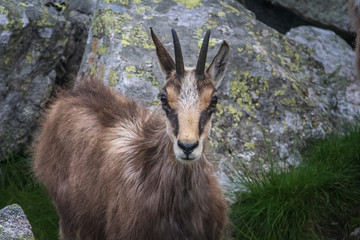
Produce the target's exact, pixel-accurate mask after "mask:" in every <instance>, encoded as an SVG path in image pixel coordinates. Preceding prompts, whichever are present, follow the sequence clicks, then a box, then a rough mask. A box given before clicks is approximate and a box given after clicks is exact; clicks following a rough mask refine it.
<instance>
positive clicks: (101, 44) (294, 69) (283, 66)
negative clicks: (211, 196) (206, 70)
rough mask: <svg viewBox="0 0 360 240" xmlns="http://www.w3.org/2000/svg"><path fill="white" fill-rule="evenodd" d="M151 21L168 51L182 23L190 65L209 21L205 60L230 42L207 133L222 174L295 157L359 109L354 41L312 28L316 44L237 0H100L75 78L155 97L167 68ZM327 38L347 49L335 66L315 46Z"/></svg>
mask: <svg viewBox="0 0 360 240" xmlns="http://www.w3.org/2000/svg"><path fill="white" fill-rule="evenodd" d="M149 27H153V29H154V31H155V32H156V34H157V35H158V36H159V37H160V38H161V40H162V41H163V42H164V44H165V46H166V47H167V48H168V50H169V51H170V52H173V46H172V38H171V32H170V30H171V28H175V29H176V31H177V32H178V35H179V37H180V41H181V43H182V48H183V55H184V59H185V64H190V65H192V66H194V64H195V63H196V61H197V55H198V52H199V46H200V44H201V41H202V38H203V35H204V34H205V31H206V30H207V29H211V30H212V35H211V40H210V48H209V53H208V55H209V57H208V59H212V58H213V57H214V54H215V53H216V52H217V49H218V47H219V46H220V43H221V42H222V40H224V39H225V40H226V41H227V42H228V43H229V45H230V48H231V64H230V66H229V72H228V74H227V76H226V77H225V82H224V83H223V84H222V86H221V89H220V90H221V101H220V104H219V105H218V111H217V113H216V115H215V121H214V124H213V131H212V134H211V139H210V148H211V152H212V154H214V155H215V156H214V159H218V160H219V161H218V165H219V168H220V169H221V170H223V171H222V172H221V177H222V179H223V180H224V181H225V182H226V181H227V176H226V174H225V173H226V169H227V167H228V166H231V167H233V166H234V167H241V166H243V165H245V166H247V167H249V168H251V169H254V170H255V169H258V168H268V167H269V166H270V165H272V164H274V166H280V167H288V166H291V165H296V164H297V163H298V161H299V160H300V159H301V156H299V152H298V149H299V148H300V147H301V146H303V145H304V144H305V143H306V141H307V139H309V138H321V137H324V136H325V134H327V133H329V132H331V131H334V130H336V129H338V128H339V126H340V123H341V122H342V121H344V120H348V119H351V118H352V116H353V115H354V114H356V112H357V111H358V108H357V107H359V104H358V105H357V106H354V105H353V103H349V99H348V97H351V96H356V94H358V93H359V87H358V86H357V85H352V86H353V88H352V90H351V91H352V92H351V93H352V95H351V96H348V95H347V92H346V90H347V88H348V87H349V86H350V85H351V84H352V83H353V82H354V76H353V75H355V72H354V70H353V69H354V64H353V63H352V62H353V57H354V55H353V51H352V50H351V49H350V48H349V47H348V46H346V45H344V44H343V43H340V42H339V40H338V39H337V38H336V37H335V36H333V37H331V39H332V40H331V39H329V40H328V41H330V40H331V42H329V43H328V42H325V40H324V38H323V37H321V38H320V37H319V34H315V35H314V34H313V35H314V36H313V37H314V39H313V40H312V41H317V42H318V43H319V46H316V49H317V50H314V49H313V48H310V47H309V46H310V45H309V46H307V45H304V44H301V43H299V42H297V41H295V40H294V39H291V38H288V37H286V36H283V35H281V34H279V33H278V32H277V31H275V30H273V29H271V28H269V27H267V26H265V25H264V24H262V23H260V22H258V21H257V20H256V19H255V18H254V16H253V15H252V14H251V13H250V12H249V11H247V10H246V9H245V8H244V7H243V6H242V5H240V4H239V3H238V2H236V1H231V0H224V1H216V0H194V1H181V0H173V1H162V0H153V1H138V0H134V1H125V0H111V1H110V0H99V2H98V5H97V8H96V10H95V15H94V19H93V22H92V28H91V34H89V39H88V45H87V48H86V50H85V57H84V58H83V63H82V66H81V68H80V73H79V75H78V79H79V80H81V78H82V77H84V76H88V75H90V76H96V77H98V78H99V79H101V80H103V81H104V82H105V83H107V84H109V85H110V86H112V87H114V88H115V89H116V90H118V91H120V92H122V93H124V94H125V95H127V96H129V97H133V98H136V99H138V100H140V101H143V102H144V103H145V104H148V105H156V104H157V103H158V100H157V93H158V91H159V89H160V87H161V86H162V85H163V83H164V76H163V75H162V73H161V71H160V68H159V67H158V65H157V59H156V54H155V50H154V46H153V44H152V41H151V38H150V35H149ZM325 36H326V34H325ZM332 41H334V42H332ZM330 46H331V49H332V48H334V47H336V48H340V49H338V50H337V51H338V52H341V53H342V54H341V55H339V56H337V61H336V62H335V63H332V65H331V66H330V65H329V66H328V64H329V63H328V62H326V61H323V59H321V58H316V56H317V54H316V51H318V50H321V49H322V51H324V52H326V51H325V50H326V49H327V48H330ZM331 49H329V52H331V51H332V50H331ZM324 56H325V55H324ZM334 69H335V70H334ZM355 105H356V104H355ZM271 159H275V160H276V162H275V163H272V162H271V161H270V160H271Z"/></svg>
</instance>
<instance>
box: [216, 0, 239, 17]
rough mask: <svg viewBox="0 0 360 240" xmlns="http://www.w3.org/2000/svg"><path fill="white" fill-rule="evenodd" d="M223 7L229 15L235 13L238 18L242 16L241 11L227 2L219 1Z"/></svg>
mask: <svg viewBox="0 0 360 240" xmlns="http://www.w3.org/2000/svg"><path fill="white" fill-rule="evenodd" d="M219 2H220V4H221V5H223V6H224V7H226V8H227V11H226V12H228V13H235V14H236V16H240V11H239V10H237V9H236V8H234V7H233V6H231V5H229V4H228V3H226V2H223V1H219Z"/></svg>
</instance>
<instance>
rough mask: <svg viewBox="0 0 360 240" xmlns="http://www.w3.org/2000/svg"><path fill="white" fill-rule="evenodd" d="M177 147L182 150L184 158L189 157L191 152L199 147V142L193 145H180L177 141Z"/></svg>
mask: <svg viewBox="0 0 360 240" xmlns="http://www.w3.org/2000/svg"><path fill="white" fill-rule="evenodd" d="M178 145H179V147H180V148H181V150H183V152H184V153H185V154H186V156H189V155H190V154H191V153H192V151H193V150H194V149H195V148H196V147H197V146H199V142H198V141H196V142H194V143H190V144H185V143H182V142H181V141H180V140H179V141H178Z"/></svg>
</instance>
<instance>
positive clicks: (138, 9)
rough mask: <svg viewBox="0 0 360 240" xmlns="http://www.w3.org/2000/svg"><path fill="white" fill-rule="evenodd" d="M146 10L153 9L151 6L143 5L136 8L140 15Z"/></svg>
mask: <svg viewBox="0 0 360 240" xmlns="http://www.w3.org/2000/svg"><path fill="white" fill-rule="evenodd" d="M146 10H151V7H149V6H141V7H138V8H136V9H135V11H136V13H137V14H139V15H143V14H144V12H145V11H146Z"/></svg>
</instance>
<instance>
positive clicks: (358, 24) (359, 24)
mask: <svg viewBox="0 0 360 240" xmlns="http://www.w3.org/2000/svg"><path fill="white" fill-rule="evenodd" d="M349 8H350V14H351V17H352V23H353V26H354V28H355V32H356V40H355V53H356V61H355V64H356V70H357V76H358V78H360V0H349Z"/></svg>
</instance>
